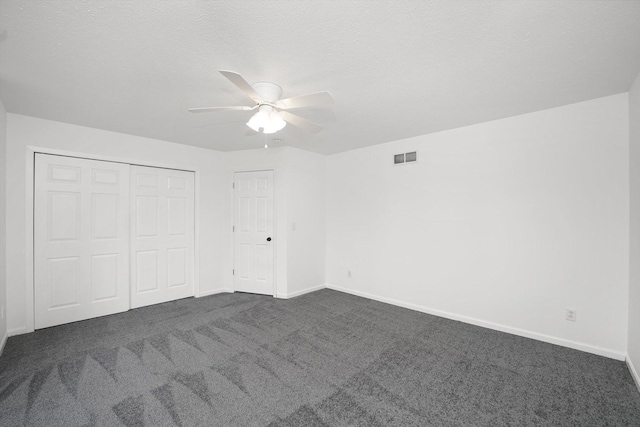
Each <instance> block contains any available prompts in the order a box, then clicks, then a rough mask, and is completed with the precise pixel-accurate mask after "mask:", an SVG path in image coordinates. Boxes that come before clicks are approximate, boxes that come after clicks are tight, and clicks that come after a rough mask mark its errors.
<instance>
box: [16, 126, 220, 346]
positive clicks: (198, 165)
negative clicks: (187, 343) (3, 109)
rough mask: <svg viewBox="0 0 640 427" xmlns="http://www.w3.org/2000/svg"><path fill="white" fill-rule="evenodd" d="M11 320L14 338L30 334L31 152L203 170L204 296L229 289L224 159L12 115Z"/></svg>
mask: <svg viewBox="0 0 640 427" xmlns="http://www.w3.org/2000/svg"><path fill="white" fill-rule="evenodd" d="M7 119H8V123H7V176H8V177H9V182H8V185H7V211H6V214H7V217H6V220H7V248H10V250H9V251H8V252H7V302H8V307H7V320H8V328H9V333H10V334H17V333H22V332H25V330H26V329H25V328H26V327H27V325H28V322H27V311H28V310H27V306H28V305H31V306H32V304H33V301H32V300H29V299H28V298H27V295H28V292H27V288H26V287H27V286H31V285H30V284H28V283H27V277H28V273H27V265H28V263H27V254H26V239H27V236H28V232H27V227H30V226H31V225H30V224H27V219H26V218H27V212H26V207H27V182H28V181H29V180H28V179H27V173H28V172H27V171H28V170H29V169H28V167H27V162H32V161H33V160H32V159H30V158H28V149H27V146H36V147H44V148H47V149H55V150H63V151H67V152H73V153H76V154H84V155H86V156H87V157H92V156H93V157H100V158H104V157H107V158H110V159H115V158H118V159H126V160H127V161H130V162H133V163H138V164H146V165H156V166H166V167H180V168H184V169H191V170H192V169H198V176H199V196H200V203H199V209H198V211H197V215H198V214H199V218H200V221H199V227H200V228H199V234H198V237H197V238H198V242H199V243H198V245H199V252H200V260H199V261H200V262H199V269H198V271H197V272H196V273H197V274H198V275H199V282H200V295H206V294H209V293H214V292H216V291H218V290H220V289H221V288H223V287H224V273H223V271H224V266H225V265H224V262H223V260H224V259H225V256H226V250H227V248H226V247H225V245H224V243H221V242H224V239H225V237H226V230H224V228H223V225H224V223H225V218H224V215H225V214H226V211H225V206H224V194H225V191H226V189H224V188H223V187H222V185H223V183H224V182H225V179H224V171H225V166H224V161H223V154H222V153H219V152H216V151H213V150H206V149H202V148H196V147H190V146H185V145H180V144H173V143H170V142H166V141H159V140H154V139H149V138H141V137H137V136H132V135H125V134H120V133H115V132H107V131H103V130H99V129H92V128H86V127H82V126H76V125H71V124H66V123H60V122H53V121H48V120H42V119H37V118H33V117H27V116H21V115H15V114H8V115H7Z"/></svg>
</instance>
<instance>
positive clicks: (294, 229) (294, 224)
mask: <svg viewBox="0 0 640 427" xmlns="http://www.w3.org/2000/svg"><path fill="white" fill-rule="evenodd" d="M297 228H298V227H297V225H296V222H295V221H293V222H292V223H291V231H296V229H297Z"/></svg>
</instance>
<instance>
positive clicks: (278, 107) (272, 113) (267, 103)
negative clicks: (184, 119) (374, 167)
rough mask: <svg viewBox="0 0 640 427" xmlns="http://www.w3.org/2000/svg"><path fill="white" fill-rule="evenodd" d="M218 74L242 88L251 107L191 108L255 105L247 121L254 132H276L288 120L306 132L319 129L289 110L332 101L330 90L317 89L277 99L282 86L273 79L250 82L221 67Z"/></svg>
mask: <svg viewBox="0 0 640 427" xmlns="http://www.w3.org/2000/svg"><path fill="white" fill-rule="evenodd" d="M220 74H222V75H223V76H225V77H226V78H227V79H229V80H230V81H231V83H233V84H234V85H236V86H237V87H238V88H239V89H240V90H241V91H242V92H244V94H245V95H247V96H248V97H249V98H250V99H251V100H252V101H253V102H254V103H255V105H254V106H252V107H250V106H244V105H241V106H233V107H201V108H189V111H190V112H192V113H208V112H212V111H252V110H255V109H258V112H256V113H255V114H254V115H253V116H252V117H251V119H249V121H248V122H247V126H249V127H250V128H251V129H252V130H253V131H254V132H260V129H262V133H275V132H277V131H279V130H281V129H282V128H284V127H285V126H286V124H287V123H291V124H292V125H294V126H296V127H298V128H300V129H304V130H306V131H307V132H310V133H318V132H320V131H321V130H322V126H319V125H317V124H316V123H313V122H312V121H310V120H307V119H305V118H303V117H300V116H298V115H297V114H293V113H291V112H289V111H288V110H294V109H296V108H305V107H326V106H329V105H333V104H335V101H334V100H333V97H332V96H331V94H330V93H329V92H317V93H311V94H308V95H301V96H294V97H292V98H286V99H280V96H281V95H282V88H281V87H280V86H278V85H277V84H275V83H270V82H257V83H254V84H252V85H250V84H249V83H247V81H246V80H245V79H244V78H243V77H242V76H241V75H240V74H238V73H235V72H233V71H220ZM254 132H252V133H254Z"/></svg>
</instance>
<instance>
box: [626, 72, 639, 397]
mask: <svg viewBox="0 0 640 427" xmlns="http://www.w3.org/2000/svg"><path fill="white" fill-rule="evenodd" d="M629 165H630V180H629V183H630V205H631V206H630V212H631V214H630V230H629V235H630V236H629V237H630V242H629V248H630V251H629V260H630V262H629V336H628V340H629V344H628V347H629V349H628V353H629V356H628V357H629V361H630V365H631V367H632V371H633V373H634V376H635V379H636V381H637V385H638V388H639V389H640V377H639V376H638V374H639V373H640V74H638V76H637V77H636V80H635V82H634V83H633V86H631V90H630V91H629Z"/></svg>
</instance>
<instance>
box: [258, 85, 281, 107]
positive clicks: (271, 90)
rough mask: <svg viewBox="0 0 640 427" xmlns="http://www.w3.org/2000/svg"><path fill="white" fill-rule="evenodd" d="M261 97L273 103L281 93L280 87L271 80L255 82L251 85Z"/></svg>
mask: <svg viewBox="0 0 640 427" xmlns="http://www.w3.org/2000/svg"><path fill="white" fill-rule="evenodd" d="M251 87H252V88H253V90H255V91H256V92H257V93H258V95H260V96H261V97H262V99H263V100H264V101H266V102H268V103H270V104H275V103H276V101H278V100H279V99H280V96H281V95H282V88H281V87H280V86H278V85H277V84H275V83H271V82H257V83H254V84H252V85H251Z"/></svg>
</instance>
